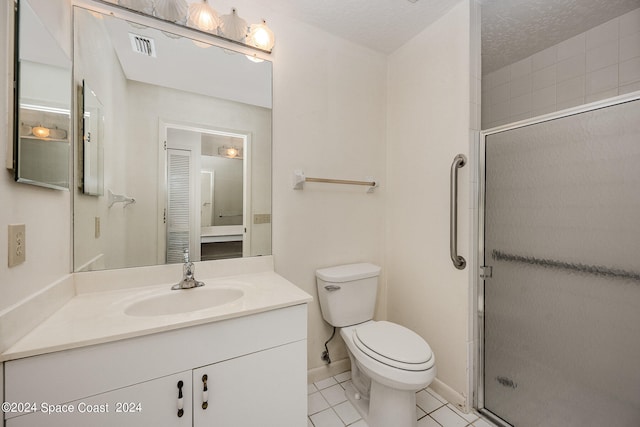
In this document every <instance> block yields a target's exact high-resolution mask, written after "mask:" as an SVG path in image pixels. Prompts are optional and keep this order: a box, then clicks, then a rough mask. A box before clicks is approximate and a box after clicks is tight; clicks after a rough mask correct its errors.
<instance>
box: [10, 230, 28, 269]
mask: <svg viewBox="0 0 640 427" xmlns="http://www.w3.org/2000/svg"><path fill="white" fill-rule="evenodd" d="M26 255H27V240H26V233H25V225H24V224H9V267H15V266H16V265H18V264H22V263H23V262H24V261H25V259H26Z"/></svg>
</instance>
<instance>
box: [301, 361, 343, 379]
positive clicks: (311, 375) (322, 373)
mask: <svg viewBox="0 0 640 427" xmlns="http://www.w3.org/2000/svg"><path fill="white" fill-rule="evenodd" d="M349 369H351V363H350V362H349V358H345V359H341V360H336V361H333V362H331V363H330V364H329V365H324V366H320V367H318V368H312V369H309V370H308V371H307V384H311V383H315V382H317V381H320V380H324V379H327V378H329V377H332V376H334V375H338V374H340V373H342V372H345V371H348V370H349Z"/></svg>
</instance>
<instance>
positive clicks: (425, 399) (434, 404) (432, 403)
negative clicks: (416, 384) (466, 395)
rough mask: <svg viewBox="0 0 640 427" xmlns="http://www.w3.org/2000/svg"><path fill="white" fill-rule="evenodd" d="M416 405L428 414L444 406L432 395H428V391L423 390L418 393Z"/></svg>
mask: <svg viewBox="0 0 640 427" xmlns="http://www.w3.org/2000/svg"><path fill="white" fill-rule="evenodd" d="M416 404H417V405H418V406H419V407H420V408H421V409H422V410H423V411H424V412H426V413H427V414H428V413H430V412H433V411H435V410H436V409H438V408H440V407H442V406H444V403H442V402H441V401H439V400H438V399H436V398H435V397H434V396H433V395H432V394H431V393H428V392H427V391H426V390H421V391H419V392H418V393H416Z"/></svg>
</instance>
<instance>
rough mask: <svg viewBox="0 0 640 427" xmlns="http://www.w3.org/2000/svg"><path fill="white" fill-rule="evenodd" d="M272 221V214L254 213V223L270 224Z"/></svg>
mask: <svg viewBox="0 0 640 427" xmlns="http://www.w3.org/2000/svg"><path fill="white" fill-rule="evenodd" d="M270 222H271V214H254V215H253V223H254V224H269V223H270Z"/></svg>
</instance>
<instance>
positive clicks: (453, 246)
mask: <svg viewBox="0 0 640 427" xmlns="http://www.w3.org/2000/svg"><path fill="white" fill-rule="evenodd" d="M466 164H467V158H466V157H465V156H464V154H458V155H457V156H456V157H454V159H453V163H452V164H451V179H450V188H451V198H450V210H449V212H450V214H451V217H450V224H451V225H450V228H449V232H450V233H449V246H450V250H451V261H453V266H454V267H455V268H457V269H458V270H463V269H464V268H465V267H466V266H467V261H465V259H464V258H463V257H461V256H460V255H458V169H459V168H461V167H463V166H464V165H466Z"/></svg>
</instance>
